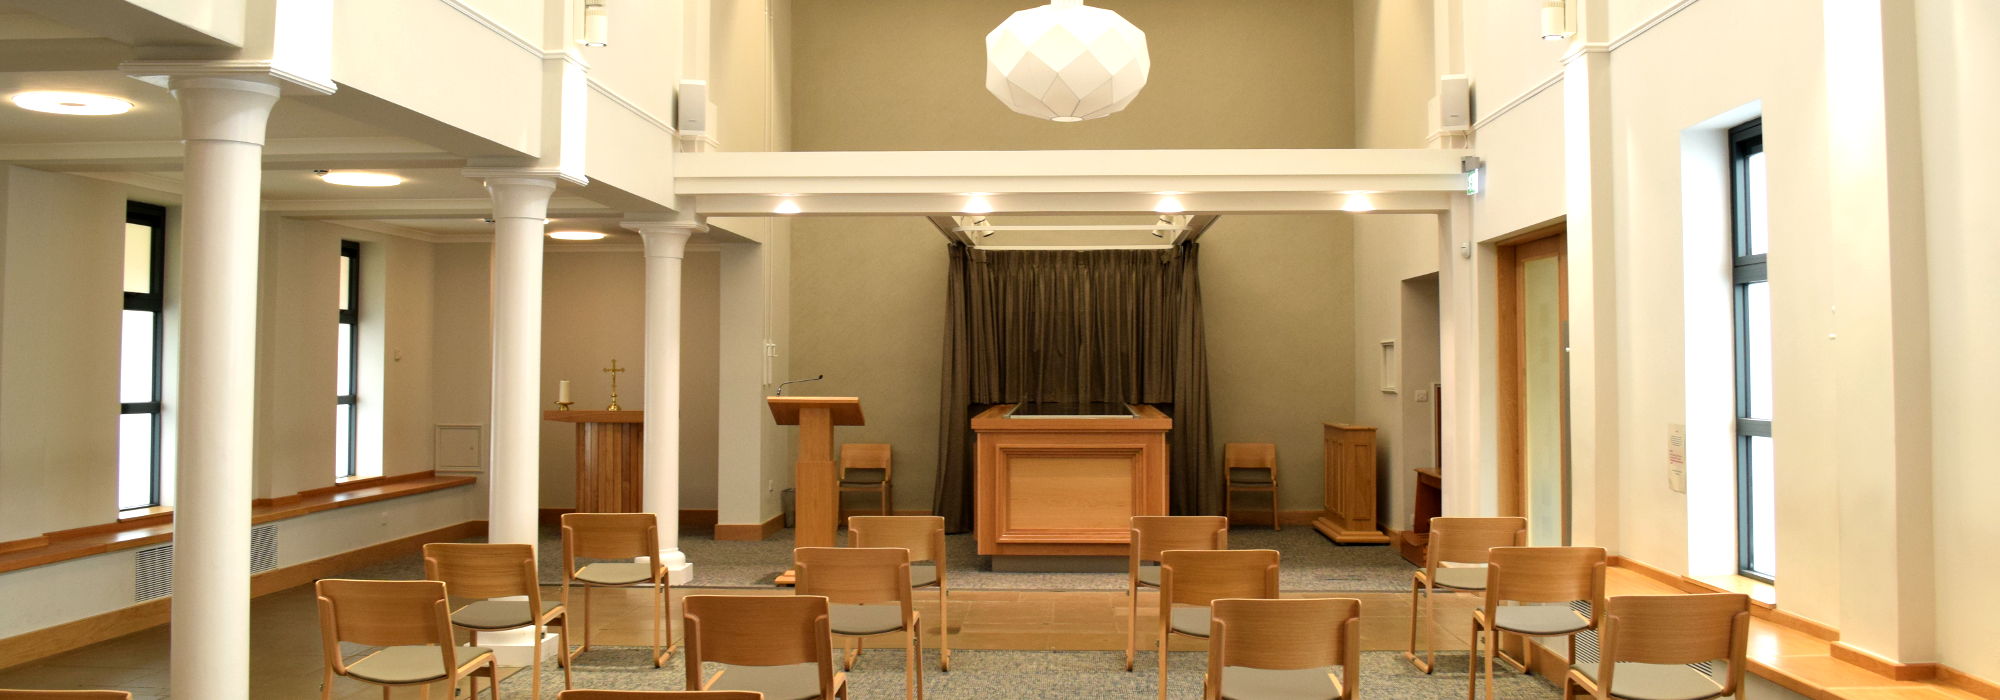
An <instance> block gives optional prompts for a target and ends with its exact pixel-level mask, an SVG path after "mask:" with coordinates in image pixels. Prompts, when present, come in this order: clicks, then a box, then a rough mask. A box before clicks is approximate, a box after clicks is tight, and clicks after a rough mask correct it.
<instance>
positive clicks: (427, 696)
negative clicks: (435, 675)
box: [382, 683, 431, 700]
mask: <svg viewBox="0 0 2000 700" xmlns="http://www.w3.org/2000/svg"><path fill="white" fill-rule="evenodd" d="M382 697H385V698H386V697H389V686H386V685H385V686H382ZM417 697H418V698H421V699H422V700H431V684H429V683H425V684H423V685H420V686H417Z"/></svg>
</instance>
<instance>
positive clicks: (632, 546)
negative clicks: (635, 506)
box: [562, 513, 674, 668]
mask: <svg viewBox="0 0 2000 700" xmlns="http://www.w3.org/2000/svg"><path fill="white" fill-rule="evenodd" d="M562 543H563V552H562V561H563V589H562V605H563V609H564V610H568V609H569V605H570V603H569V588H570V586H571V585H572V584H575V585H578V586H581V587H582V588H583V646H581V647H578V648H577V650H576V651H575V652H571V651H570V650H569V642H568V640H564V642H563V656H564V657H565V659H564V668H568V663H569V662H570V661H573V660H575V659H576V657H577V656H578V655H580V654H582V653H583V652H586V651H590V591H591V590H592V589H595V588H637V587H650V588H652V591H653V596H652V598H653V667H654V668H659V667H661V666H663V665H665V664H666V662H667V657H668V656H669V655H672V654H673V653H674V642H673V638H672V637H673V635H672V634H671V632H672V630H671V629H670V627H671V625H670V624H669V623H668V622H667V596H668V591H667V589H668V586H667V567H666V566H665V565H663V564H661V563H660V531H659V520H658V519H657V518H656V517H654V515H653V514H652V513H564V514H563V516H562ZM578 557H582V558H586V559H620V560H625V561H601V562H596V563H592V564H586V565H584V566H582V567H578V566H577V565H576V560H577V558H578ZM639 557H645V558H646V561H645V562H636V561H631V560H634V559H637V558H639ZM564 626H565V627H567V626H568V618H567V617H565V618H564ZM662 647H664V648H665V649H664V650H662Z"/></svg>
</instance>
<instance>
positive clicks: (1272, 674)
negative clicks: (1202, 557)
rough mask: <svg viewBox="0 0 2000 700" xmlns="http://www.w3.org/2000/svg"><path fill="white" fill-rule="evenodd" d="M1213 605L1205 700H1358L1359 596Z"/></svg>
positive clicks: (1228, 600) (1227, 600) (1233, 601)
mask: <svg viewBox="0 0 2000 700" xmlns="http://www.w3.org/2000/svg"><path fill="white" fill-rule="evenodd" d="M1211 609H1212V611H1213V612H1212V614H1211V618H1210V623H1209V625H1210V626H1209V634H1208V676H1207V677H1206V678H1204V679H1203V680H1202V695H1203V697H1205V698H1207V700H1223V699H1224V698H1228V699H1230V700H1238V699H1243V698H1298V699H1300V700H1354V697H1355V694H1356V692H1357V691H1358V690H1359V689H1360V687H1361V601H1359V600H1356V599H1353V598H1291V599H1285V600H1262V599H1253V598H1224V599H1222V600H1218V601H1215V604H1214V606H1213V607H1212V608H1211ZM1335 666H1339V667H1340V674H1339V675H1338V676H1336V675H1334V673H1333V667H1335Z"/></svg>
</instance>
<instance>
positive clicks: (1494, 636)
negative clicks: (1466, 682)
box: [1486, 629, 1500, 700]
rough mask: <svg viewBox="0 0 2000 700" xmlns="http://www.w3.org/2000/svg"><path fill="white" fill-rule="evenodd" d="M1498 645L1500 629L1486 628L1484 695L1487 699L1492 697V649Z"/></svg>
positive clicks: (1490, 699) (1489, 699)
mask: <svg viewBox="0 0 2000 700" xmlns="http://www.w3.org/2000/svg"><path fill="white" fill-rule="evenodd" d="M1499 646H1500V630H1497V629H1489V630H1487V631H1486V697H1487V700H1492V698H1493V654H1494V650H1495V649H1497V648H1498V647H1499Z"/></svg>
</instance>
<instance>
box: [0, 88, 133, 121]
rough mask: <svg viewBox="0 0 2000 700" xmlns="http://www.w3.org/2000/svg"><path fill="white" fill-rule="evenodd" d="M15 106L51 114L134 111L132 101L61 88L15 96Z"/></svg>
mask: <svg viewBox="0 0 2000 700" xmlns="http://www.w3.org/2000/svg"><path fill="white" fill-rule="evenodd" d="M14 106H16V107H20V108H21V109H27V110H33V111H36V112H47V113H49V114H73V115H80V116H93V117H100V116H104V115H108V114H124V113H126V112H130V111H132V103H130V102H126V101H124V100H121V99H118V98H116V97H109V96H106V95H92V94H90V93H87V92H63V91H60V90H36V91H33V92H23V93H20V94H17V95H15V96H14Z"/></svg>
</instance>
